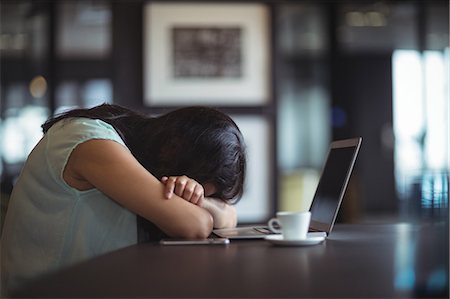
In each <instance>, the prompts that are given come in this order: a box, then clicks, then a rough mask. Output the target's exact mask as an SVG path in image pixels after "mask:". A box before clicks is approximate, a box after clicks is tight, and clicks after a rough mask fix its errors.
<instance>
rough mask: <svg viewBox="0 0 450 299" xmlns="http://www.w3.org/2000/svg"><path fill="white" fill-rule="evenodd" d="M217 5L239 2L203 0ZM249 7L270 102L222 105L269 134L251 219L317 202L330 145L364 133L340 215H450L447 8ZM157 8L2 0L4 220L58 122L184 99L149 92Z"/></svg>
mask: <svg viewBox="0 0 450 299" xmlns="http://www.w3.org/2000/svg"><path fill="white" fill-rule="evenodd" d="M166 2H170V1H166ZM217 2H220V3H221V4H223V3H227V2H224V1H200V2H198V3H202V4H205V5H206V4H212V3H217ZM243 2H245V1H239V3H237V2H231V3H230V5H232V6H233V5H235V6H239V5H240V4H241V3H243ZM177 3H178V4H180V3H183V4H186V3H189V2H187V1H177V2H173V5H177ZM251 3H253V4H258V5H262V6H264V7H265V8H266V10H267V13H268V22H267V28H265V29H267V30H266V31H265V32H267V40H268V45H267V47H268V49H269V55H268V56H269V60H268V62H267V63H268V66H269V67H268V68H267V69H268V70H269V72H270V73H269V74H268V85H269V86H270V92H269V96H268V99H267V101H263V102H261V103H260V104H256V105H253V104H252V105H250V104H249V105H245V104H244V105H234V104H232V105H216V106H217V108H218V109H220V110H222V111H224V112H226V113H229V114H230V115H232V116H233V117H236V119H240V120H241V121H242V122H243V126H246V132H244V133H245V135H247V136H248V138H249V140H250V139H252V140H254V141H251V142H252V143H254V144H258V142H260V141H261V140H265V141H264V142H263V143H262V144H260V145H258V147H259V148H257V149H252V150H251V154H252V157H253V158H252V157H250V159H251V163H252V165H259V166H258V167H260V168H261V169H263V170H264V172H265V173H264V174H262V173H261V176H264V179H260V178H259V177H258V171H256V172H255V171H253V172H252V177H251V178H250V179H249V183H248V184H249V186H247V187H248V189H249V190H258V189H263V187H264V188H267V192H264V194H263V195H261V196H260V195H258V193H252V192H250V194H252V197H253V199H252V200H248V201H247V203H248V204H244V200H243V201H242V204H243V206H242V209H241V210H240V221H241V222H256V221H260V220H262V219H267V218H268V217H270V216H271V215H273V213H274V212H275V211H276V210H298V209H307V207H308V205H309V203H310V200H311V198H312V196H313V194H314V191H315V188H316V185H317V181H318V177H319V175H320V172H321V168H322V164H323V162H324V158H325V155H326V153H327V149H328V144H329V142H330V141H331V140H334V139H343V138H350V137H354V136H362V137H363V145H362V149H361V152H360V156H359V158H358V161H357V164H356V169H355V172H354V175H353V177H352V179H351V181H350V187H349V190H348V192H347V194H346V197H345V199H344V203H343V206H342V210H341V212H340V213H339V221H341V222H356V221H371V220H377V219H395V220H398V219H430V218H436V217H440V216H443V215H444V216H445V215H448V193H449V191H448V190H449V169H450V158H449V147H450V146H449V109H450V108H449V82H450V80H449V79H450V78H449V61H450V60H449V59H450V52H449V2H448V1H437V0H435V1H433V0H430V1H301V0H297V1H294V0H292V1H288V0H285V1H252V2H251ZM151 4H152V1H140V0H133V1H107V0H104V1H100V0H99V1H93V0H91V1H43V0H42V1H24V0H15V1H2V2H1V5H0V10H1V28H0V54H1V60H0V62H1V84H0V94H1V114H0V136H1V138H0V157H1V164H0V172H1V194H2V197H1V203H2V219H3V218H4V217H3V215H4V212H5V211H6V209H7V204H8V199H9V195H10V193H11V190H12V187H13V185H14V182H15V180H16V178H17V176H18V175H19V173H20V169H21V167H22V166H23V163H24V161H25V160H26V157H27V155H28V154H29V152H30V151H31V150H32V148H33V147H34V145H35V144H36V143H37V142H38V140H39V139H40V138H41V136H42V130H41V128H40V125H41V124H42V123H43V122H44V121H45V120H46V119H47V118H48V117H49V116H51V115H53V114H55V113H59V112H61V111H64V110H66V109H69V108H73V107H92V106H95V105H98V104H101V103H104V102H106V103H114V104H119V105H123V106H126V107H129V108H132V109H136V110H138V111H141V112H144V113H148V114H151V115H156V114H159V113H163V112H166V111H169V110H171V109H175V108H177V107H178V106H179V105H178V106H177V105H172V104H171V105H169V104H168V105H164V104H161V103H158V104H152V103H149V102H148V101H145V100H144V97H145V96H144V90H145V88H146V86H145V84H146V83H145V82H146V81H145V80H144V79H145V76H146V75H145V73H146V72H148V71H149V70H147V69H145V68H144V62H145V59H146V58H145V57H146V55H147V53H146V49H145V47H144V44H145V42H146V36H145V34H146V32H145V30H144V27H145V24H147V23H146V22H147V21H148V20H146V19H145V18H146V14H144V10H145V7H147V6H148V5H151ZM155 38H156V39H155ZM153 42H156V43H157V37H153ZM150 71H152V70H150ZM155 75H156V76H157V75H158V74H155ZM192 104H196V102H195V100H194V101H192ZM246 117H247V118H249V117H250V118H260V119H263V120H264V121H265V123H266V124H267V128H266V129H262V130H259V129H258V126H254V127H255V130H256V131H257V132H256V131H254V132H255V134H252V132H253V131H252V128H253V127H252V125H248V122H247V123H246V122H245V118H246ZM243 119H244V120H243ZM245 124H247V125H245ZM249 146H250V145H249ZM258 151H260V152H262V153H260V154H258V153H257V152H258ZM255 157H258V158H255ZM255 169H259V168H255ZM264 190H265V189H264ZM256 197H257V198H256ZM254 210H255V211H259V212H258V213H257V214H252V213H250V212H249V211H254ZM246 211H247V212H246ZM383 221H384V220H383Z"/></svg>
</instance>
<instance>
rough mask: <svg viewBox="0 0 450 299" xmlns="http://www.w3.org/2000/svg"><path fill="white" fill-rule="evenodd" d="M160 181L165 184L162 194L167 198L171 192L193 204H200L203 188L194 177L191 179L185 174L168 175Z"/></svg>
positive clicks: (203, 194)
mask: <svg viewBox="0 0 450 299" xmlns="http://www.w3.org/2000/svg"><path fill="white" fill-rule="evenodd" d="M161 182H162V183H163V184H164V185H165V188H164V196H165V197H166V198H167V199H169V198H171V197H172V195H173V193H175V194H176V195H178V196H180V197H181V198H183V199H185V200H186V201H188V202H191V203H193V204H195V205H198V206H201V204H202V202H203V200H204V196H205V190H204V188H203V186H202V185H201V184H199V183H198V182H197V181H195V180H194V179H191V178H189V177H187V176H185V175H183V176H170V177H166V176H164V177H162V178H161Z"/></svg>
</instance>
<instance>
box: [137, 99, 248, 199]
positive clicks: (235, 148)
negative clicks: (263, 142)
mask: <svg viewBox="0 0 450 299" xmlns="http://www.w3.org/2000/svg"><path fill="white" fill-rule="evenodd" d="M141 132H142V134H141V135H142V137H143V138H146V137H148V138H149V139H148V143H146V144H147V146H148V147H147V148H146V149H143V150H144V151H143V152H141V154H140V155H143V157H141V159H140V160H141V163H142V164H143V165H144V166H145V167H146V168H147V169H149V170H150V171H152V172H153V174H154V175H156V176H157V177H158V178H161V177H162V176H170V175H174V176H176V175H186V176H188V177H190V178H193V179H195V180H196V181H198V182H199V183H201V184H207V183H209V184H211V185H213V186H214V187H215V189H216V193H215V194H214V197H218V198H221V199H223V200H225V201H231V200H233V199H234V200H235V201H237V200H238V199H239V198H240V196H241V195H242V192H243V185H244V179H245V170H246V157H245V145H244V140H243V137H242V134H241V132H240V131H239V129H238V127H237V125H236V124H235V123H234V121H233V120H232V119H231V118H230V117H229V116H227V115H226V114H223V113H221V112H219V111H218V110H215V109H212V108H207V107H189V108H182V109H178V110H175V111H172V112H170V113H168V114H165V115H162V116H160V117H157V118H154V119H153V121H152V122H149V125H148V126H146V127H145V128H144V130H143V131H141ZM146 164H147V165H146Z"/></svg>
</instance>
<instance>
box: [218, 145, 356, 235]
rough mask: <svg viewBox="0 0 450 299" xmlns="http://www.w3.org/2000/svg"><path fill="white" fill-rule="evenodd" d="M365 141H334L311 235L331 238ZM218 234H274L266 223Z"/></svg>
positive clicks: (316, 199)
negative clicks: (357, 158)
mask: <svg viewBox="0 0 450 299" xmlns="http://www.w3.org/2000/svg"><path fill="white" fill-rule="evenodd" d="M361 142H362V138H361V137H357V138H351V139H344V140H336V141H333V142H331V144H330V147H329V150H328V154H327V158H326V161H325V164H324V167H323V169H322V174H321V176H320V179H319V184H318V185H317V189H316V192H315V194H314V198H313V200H312V203H311V207H310V212H311V222H310V227H309V231H310V232H309V233H308V236H324V237H326V236H328V235H329V234H330V233H331V230H332V229H333V226H334V223H335V221H336V216H337V214H338V211H339V207H340V206H341V203H342V199H343V198H344V195H345V191H346V189H347V185H348V182H349V181H350V176H351V174H352V171H353V167H354V165H355V161H356V157H357V156H358V153H359V148H360V147H361ZM213 233H214V234H215V235H217V236H218V237H221V238H228V239H260V238H265V237H267V236H268V235H273V234H274V233H273V232H271V231H270V230H269V228H268V227H267V225H266V224H262V225H256V226H238V227H235V228H225V229H215V230H214V231H213Z"/></svg>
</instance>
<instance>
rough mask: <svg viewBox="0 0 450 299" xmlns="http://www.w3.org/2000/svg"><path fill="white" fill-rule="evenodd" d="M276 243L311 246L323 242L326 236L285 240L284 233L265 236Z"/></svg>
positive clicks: (280, 244)
mask: <svg viewBox="0 0 450 299" xmlns="http://www.w3.org/2000/svg"><path fill="white" fill-rule="evenodd" d="M265 239H266V240H267V241H269V242H270V243H272V244H274V245H279V246H310V245H316V244H319V243H321V242H322V241H323V240H325V237H307V238H306V239H300V240H285V239H283V236H282V235H270V236H267V237H266V238H265Z"/></svg>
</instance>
